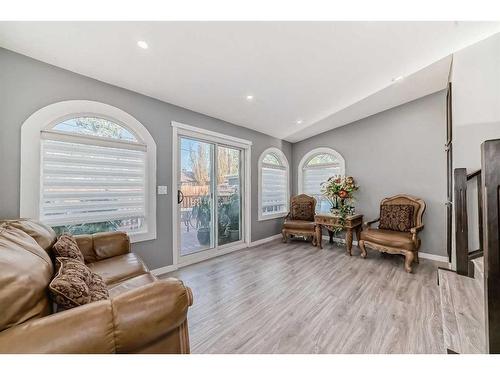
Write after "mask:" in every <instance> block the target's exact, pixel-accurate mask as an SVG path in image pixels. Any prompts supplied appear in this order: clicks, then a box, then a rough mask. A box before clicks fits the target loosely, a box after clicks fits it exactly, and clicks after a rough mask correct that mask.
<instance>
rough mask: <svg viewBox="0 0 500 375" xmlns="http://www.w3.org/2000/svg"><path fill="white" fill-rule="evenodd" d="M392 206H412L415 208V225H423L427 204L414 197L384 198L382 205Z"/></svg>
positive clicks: (403, 195)
mask: <svg viewBox="0 0 500 375" xmlns="http://www.w3.org/2000/svg"><path fill="white" fill-rule="evenodd" d="M384 204H387V205H391V204H409V205H412V206H413V207H414V208H413V223H414V225H415V226H419V225H422V224H423V223H422V217H423V215H424V211H425V202H424V201H423V200H422V199H420V198H416V197H412V196H411V195H406V194H399V195H394V196H392V197H388V198H384V199H383V200H382V202H380V205H384Z"/></svg>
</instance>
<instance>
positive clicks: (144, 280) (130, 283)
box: [108, 273, 158, 297]
mask: <svg viewBox="0 0 500 375" xmlns="http://www.w3.org/2000/svg"><path fill="white" fill-rule="evenodd" d="M157 280H158V279H157V278H156V277H155V276H153V275H152V274H150V273H145V274H143V275H140V276H136V277H133V278H131V279H128V280H125V281H122V282H119V283H117V284H112V285H110V286H109V287H108V288H109V289H108V290H109V295H110V296H111V297H116V296H117V295H119V294H122V293H125V292H128V291H129V290H133V289H136V288H138V287H140V286H143V285H147V284H151V283H153V282H155V281H157Z"/></svg>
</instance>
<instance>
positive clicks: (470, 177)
mask: <svg viewBox="0 0 500 375" xmlns="http://www.w3.org/2000/svg"><path fill="white" fill-rule="evenodd" d="M477 176H481V170H480V169H478V170H477V171H475V172H472V173H470V174H468V175H467V181H469V180H472V179H473V178H474V177H477Z"/></svg>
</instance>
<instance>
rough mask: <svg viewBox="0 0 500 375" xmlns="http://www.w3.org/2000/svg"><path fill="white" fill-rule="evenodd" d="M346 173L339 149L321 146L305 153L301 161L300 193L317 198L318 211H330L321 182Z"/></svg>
mask: <svg viewBox="0 0 500 375" xmlns="http://www.w3.org/2000/svg"><path fill="white" fill-rule="evenodd" d="M337 175H340V176H344V175H345V161H344V158H343V157H342V155H340V154H339V153H338V152H337V151H335V150H333V149H331V148H327V147H320V148H317V149H314V150H312V151H310V152H308V153H307V154H305V155H304V157H303V158H302V160H301V161H300V163H299V170H298V188H299V194H307V195H311V196H313V197H315V198H316V200H317V204H316V212H328V211H329V209H330V204H329V202H328V200H327V199H326V198H325V197H324V196H323V195H322V194H321V184H322V183H323V182H325V181H326V180H328V178H330V177H331V176H337Z"/></svg>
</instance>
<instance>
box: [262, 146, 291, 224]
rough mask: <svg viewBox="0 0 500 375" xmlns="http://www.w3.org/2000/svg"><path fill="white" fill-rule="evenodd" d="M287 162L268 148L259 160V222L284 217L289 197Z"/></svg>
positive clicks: (278, 153)
mask: <svg viewBox="0 0 500 375" xmlns="http://www.w3.org/2000/svg"><path fill="white" fill-rule="evenodd" d="M288 175H289V167H288V161H287V159H286V157H285V154H283V152H282V151H281V150H280V149H278V148H275V147H272V148H269V149H267V150H266V151H264V152H263V153H262V155H261V156H260V158H259V220H266V219H272V218H276V217H282V216H285V215H286V214H287V213H288V200H289V196H290V191H289V187H290V183H289V176H288Z"/></svg>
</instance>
